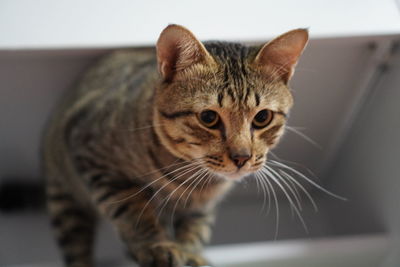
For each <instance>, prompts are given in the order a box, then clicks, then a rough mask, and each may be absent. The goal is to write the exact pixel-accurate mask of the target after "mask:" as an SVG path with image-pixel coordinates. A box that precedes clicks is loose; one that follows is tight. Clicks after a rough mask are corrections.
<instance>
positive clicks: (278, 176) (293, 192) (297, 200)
mask: <svg viewBox="0 0 400 267" xmlns="http://www.w3.org/2000/svg"><path fill="white" fill-rule="evenodd" d="M264 167H265V168H267V169H268V170H269V171H270V172H272V173H273V174H274V175H275V177H276V178H277V179H278V180H280V181H282V183H283V184H284V185H286V187H287V188H288V189H289V191H290V192H291V193H292V195H293V196H294V198H295V200H296V202H297V205H298V208H299V210H302V209H303V208H302V206H301V201H300V198H299V197H298V196H297V195H296V193H295V191H294V190H293V189H292V187H291V186H290V185H289V184H288V183H287V182H286V181H285V180H284V179H283V178H282V176H281V175H280V174H279V173H277V172H276V171H275V170H274V169H272V168H271V167H270V166H267V165H264Z"/></svg>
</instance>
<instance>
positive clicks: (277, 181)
mask: <svg viewBox="0 0 400 267" xmlns="http://www.w3.org/2000/svg"><path fill="white" fill-rule="evenodd" d="M263 170H264V171H265V172H266V173H267V174H268V175H269V177H271V179H272V181H274V182H275V184H277V185H278V187H279V188H280V189H281V190H282V192H283V193H284V194H285V196H286V198H287V200H288V201H289V203H290V205H291V206H292V207H293V209H294V211H295V212H296V214H297V216H298V218H299V220H300V222H301V223H302V225H303V227H304V230H305V231H306V233H308V228H307V225H306V223H305V221H304V219H303V217H302V216H301V214H300V211H299V210H298V208H297V207H296V205H295V204H294V202H293V199H292V198H291V197H290V195H289V193H288V192H287V191H286V189H285V187H284V186H283V185H282V184H281V183H280V182H279V180H278V178H276V177H275V175H274V174H272V173H271V171H270V169H267V168H263Z"/></svg>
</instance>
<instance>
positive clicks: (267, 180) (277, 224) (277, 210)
mask: <svg viewBox="0 0 400 267" xmlns="http://www.w3.org/2000/svg"><path fill="white" fill-rule="evenodd" d="M260 177H262V178H264V179H263V181H265V182H266V183H267V184H268V185H269V187H270V188H271V192H272V196H273V198H274V202H275V210H276V221H275V236H274V239H275V240H276V239H277V238H278V232H279V205H278V197H277V196H276V192H275V189H274V187H273V186H272V184H271V182H270V181H269V179H268V175H267V174H266V173H265V172H263V171H262V169H261V172H260Z"/></svg>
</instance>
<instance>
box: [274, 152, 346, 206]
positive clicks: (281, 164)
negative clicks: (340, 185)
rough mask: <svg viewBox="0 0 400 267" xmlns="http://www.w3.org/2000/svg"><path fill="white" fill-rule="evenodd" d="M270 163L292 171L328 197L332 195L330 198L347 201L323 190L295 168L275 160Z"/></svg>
mask: <svg viewBox="0 0 400 267" xmlns="http://www.w3.org/2000/svg"><path fill="white" fill-rule="evenodd" d="M269 162H270V163H272V164H274V165H276V166H278V167H281V168H284V169H287V170H289V171H291V172H293V173H295V174H297V175H298V176H299V177H301V178H303V179H304V180H306V181H307V182H308V183H310V184H311V185H313V186H315V187H316V188H318V189H319V190H321V191H322V192H324V193H326V194H328V195H330V196H332V197H334V198H337V199H340V200H343V201H347V199H346V198H344V197H342V196H339V195H336V194H334V193H332V192H330V191H329V190H327V189H325V188H323V187H322V186H320V185H319V184H317V183H315V182H314V181H313V180H311V179H309V178H308V177H307V176H305V175H304V174H302V173H301V172H299V171H297V170H295V169H293V168H291V167H289V166H287V165H286V164H283V163H281V162H279V161H275V160H270V161H269Z"/></svg>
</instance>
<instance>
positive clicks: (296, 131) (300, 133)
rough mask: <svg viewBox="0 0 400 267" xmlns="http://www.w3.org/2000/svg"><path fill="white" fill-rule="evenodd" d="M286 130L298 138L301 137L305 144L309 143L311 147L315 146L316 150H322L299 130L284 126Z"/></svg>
mask: <svg viewBox="0 0 400 267" xmlns="http://www.w3.org/2000/svg"><path fill="white" fill-rule="evenodd" d="M285 128H286V129H288V130H289V131H292V132H293V133H295V134H297V135H298V136H300V137H302V138H303V139H304V140H306V141H307V142H309V143H310V144H312V145H313V146H315V147H316V148H318V149H322V147H321V145H320V144H318V143H317V142H315V141H314V140H313V139H311V138H310V137H308V136H307V135H305V134H304V133H302V132H300V131H299V130H297V129H296V128H293V127H290V126H288V125H286V126H285Z"/></svg>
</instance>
